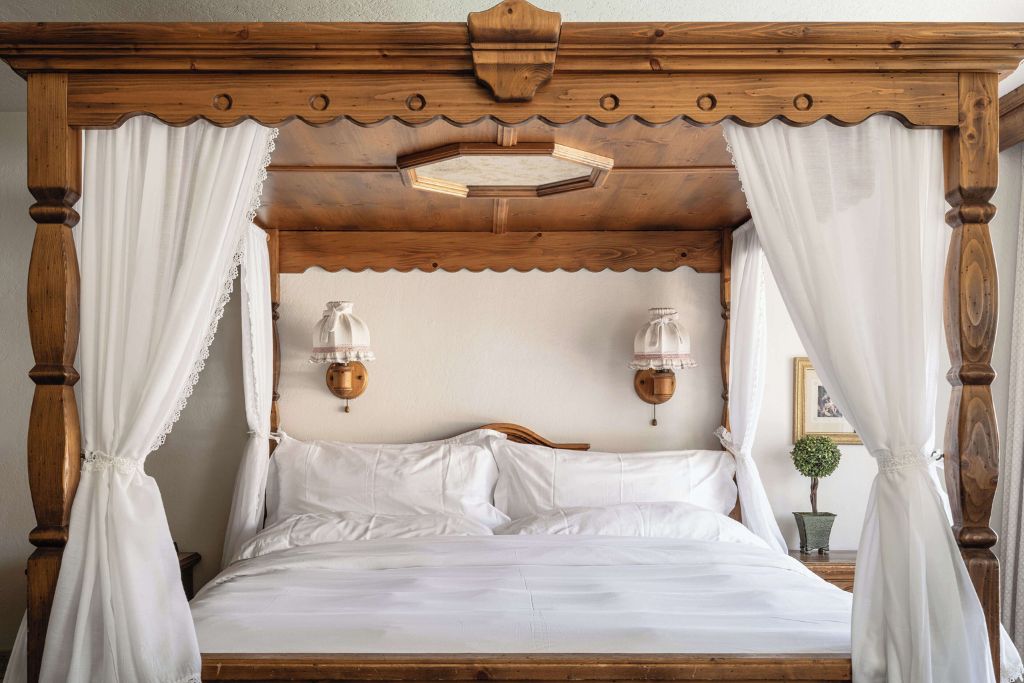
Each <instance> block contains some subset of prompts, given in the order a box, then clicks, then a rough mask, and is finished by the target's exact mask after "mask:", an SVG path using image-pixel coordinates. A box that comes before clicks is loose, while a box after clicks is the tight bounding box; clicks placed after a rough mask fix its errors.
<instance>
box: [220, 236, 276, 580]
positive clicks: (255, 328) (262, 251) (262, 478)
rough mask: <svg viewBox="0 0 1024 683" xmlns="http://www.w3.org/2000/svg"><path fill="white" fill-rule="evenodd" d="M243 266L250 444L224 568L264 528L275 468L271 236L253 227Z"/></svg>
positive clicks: (233, 506)
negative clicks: (272, 459) (272, 455)
mask: <svg viewBox="0 0 1024 683" xmlns="http://www.w3.org/2000/svg"><path fill="white" fill-rule="evenodd" d="M245 239H246V247H245V257H244V258H243V260H242V278H241V280H242V286H241V289H242V383H243V389H244V393H245V420H246V422H247V423H248V425H249V440H248V441H247V442H246V444H245V451H244V453H243V454H242V462H241V464H240V465H239V467H238V474H237V476H236V479H235V493H234V497H233V498H232V501H231V514H230V516H229V517H228V529H227V533H226V535H225V537H224V553H223V555H222V557H221V566H225V565H227V564H228V563H229V562H231V560H233V559H234V557H235V555H237V554H238V551H239V549H240V548H241V547H242V545H243V544H244V543H245V542H246V541H248V540H249V539H250V538H252V537H253V536H255V535H256V533H257V532H258V531H259V530H260V529H261V528H262V527H263V505H264V496H265V494H266V488H267V471H268V469H269V468H270V441H269V440H270V403H271V393H272V392H273V390H274V323H273V319H272V318H271V310H270V253H269V251H268V249H267V233H265V232H264V231H263V230H261V229H259V228H257V227H256V226H255V225H250V226H249V229H248V231H247V233H246V238H245Z"/></svg>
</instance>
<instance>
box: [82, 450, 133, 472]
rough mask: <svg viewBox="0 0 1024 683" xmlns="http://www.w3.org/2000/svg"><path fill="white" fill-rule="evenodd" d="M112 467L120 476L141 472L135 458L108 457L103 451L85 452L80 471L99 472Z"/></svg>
mask: <svg viewBox="0 0 1024 683" xmlns="http://www.w3.org/2000/svg"><path fill="white" fill-rule="evenodd" d="M111 467H113V468H114V469H116V470H117V471H118V472H121V473H122V474H133V473H135V472H140V471H142V463H140V462H139V461H138V460H136V459H135V458H128V457H125V456H123V455H110V454H109V453H104V452H103V451H86V452H85V454H84V455H83V456H82V470H84V471H85V472H100V471H102V470H106V469H110V468H111Z"/></svg>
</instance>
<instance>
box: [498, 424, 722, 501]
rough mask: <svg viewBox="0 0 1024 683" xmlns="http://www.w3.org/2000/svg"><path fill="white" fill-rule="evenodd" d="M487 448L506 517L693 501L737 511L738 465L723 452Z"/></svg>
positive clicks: (508, 443)
mask: <svg viewBox="0 0 1024 683" xmlns="http://www.w3.org/2000/svg"><path fill="white" fill-rule="evenodd" d="M492 447H493V449H494V457H495V459H496V460H497V462H498V472H499V474H498V485H497V487H496V488H495V490H494V504H495V505H497V506H498V508H499V509H500V510H502V511H503V512H504V513H505V514H507V515H509V516H510V517H511V518H512V519H519V518H521V517H526V516H527V515H535V514H538V513H542V512H547V511H549V510H555V509H557V508H560V507H580V506H586V507H603V506H608V505H617V504H619V503H660V502H681V503H693V504H694V505H700V506H701V507H704V508H707V509H709V510H712V511H714V512H720V513H722V514H729V512H730V511H731V510H732V509H733V508H734V507H735V506H736V483H735V481H733V477H734V475H735V474H736V463H735V461H734V460H733V457H732V456H731V455H729V454H728V453H726V452H725V451H652V452H649V453H595V452H592V451H566V450H559V449H554V448H547V447H544V446H528V445H525V444H517V443H513V442H511V441H495V442H494V443H493V444H492Z"/></svg>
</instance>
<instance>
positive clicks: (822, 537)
mask: <svg viewBox="0 0 1024 683" xmlns="http://www.w3.org/2000/svg"><path fill="white" fill-rule="evenodd" d="M793 516H794V517H796V528H797V529H798V530H799V531H800V552H802V553H809V552H811V551H812V550H815V549H817V551H818V552H819V553H827V552H828V538H829V536H830V535H831V534H832V523H833V522H835V521H836V516H835V515H834V514H832V513H831V512H794V513H793Z"/></svg>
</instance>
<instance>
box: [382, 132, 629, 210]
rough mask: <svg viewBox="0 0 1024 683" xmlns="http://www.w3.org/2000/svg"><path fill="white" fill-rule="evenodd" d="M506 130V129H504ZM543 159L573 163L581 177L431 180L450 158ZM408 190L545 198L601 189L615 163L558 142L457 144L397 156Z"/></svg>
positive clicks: (399, 169) (474, 195) (399, 170)
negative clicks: (519, 181) (511, 181)
mask: <svg viewBox="0 0 1024 683" xmlns="http://www.w3.org/2000/svg"><path fill="white" fill-rule="evenodd" d="M503 129H504V128H503ZM502 155H505V156H510V157H512V156H531V155H532V156H541V157H552V158H555V159H562V160H564V161H571V162H574V163H575V164H577V165H578V166H579V175H578V176H576V177H573V178H566V179H564V180H558V181H556V182H550V183H544V184H535V185H468V186H467V185H463V184H461V183H457V182H453V181H451V180H445V179H443V178H437V177H432V176H431V174H430V170H429V169H430V167H431V166H433V165H434V164H438V163H440V162H443V161H447V160H449V159H457V158H459V157H472V156H491V157H497V156H502ZM395 165H396V166H397V167H398V172H399V174H400V175H401V176H402V182H403V183H404V184H405V185H406V186H407V187H414V188H416V189H420V190H427V191H429V192H440V193H441V194H450V195H454V196H456V197H546V196H548V195H553V194H562V193H564V192H574V191H576V190H588V189H591V188H594V187H600V186H601V184H602V183H603V182H604V179H605V177H607V175H608V171H609V170H610V169H611V168H612V166H613V161H612V160H611V159H609V158H608V157H604V156H601V155H599V154H591V153H590V152H585V151H583V150H580V149H575V148H573V147H567V146H565V145H560V144H558V143H555V142H521V143H517V144H514V145H501V144H497V143H494V144H492V143H488V142H457V143H454V144H450V145H444V146H442V147H437V148H435V149H428V150H424V151H422V152H414V153H412V154H406V155H404V156H401V157H398V160H397V162H396V164H395Z"/></svg>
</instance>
